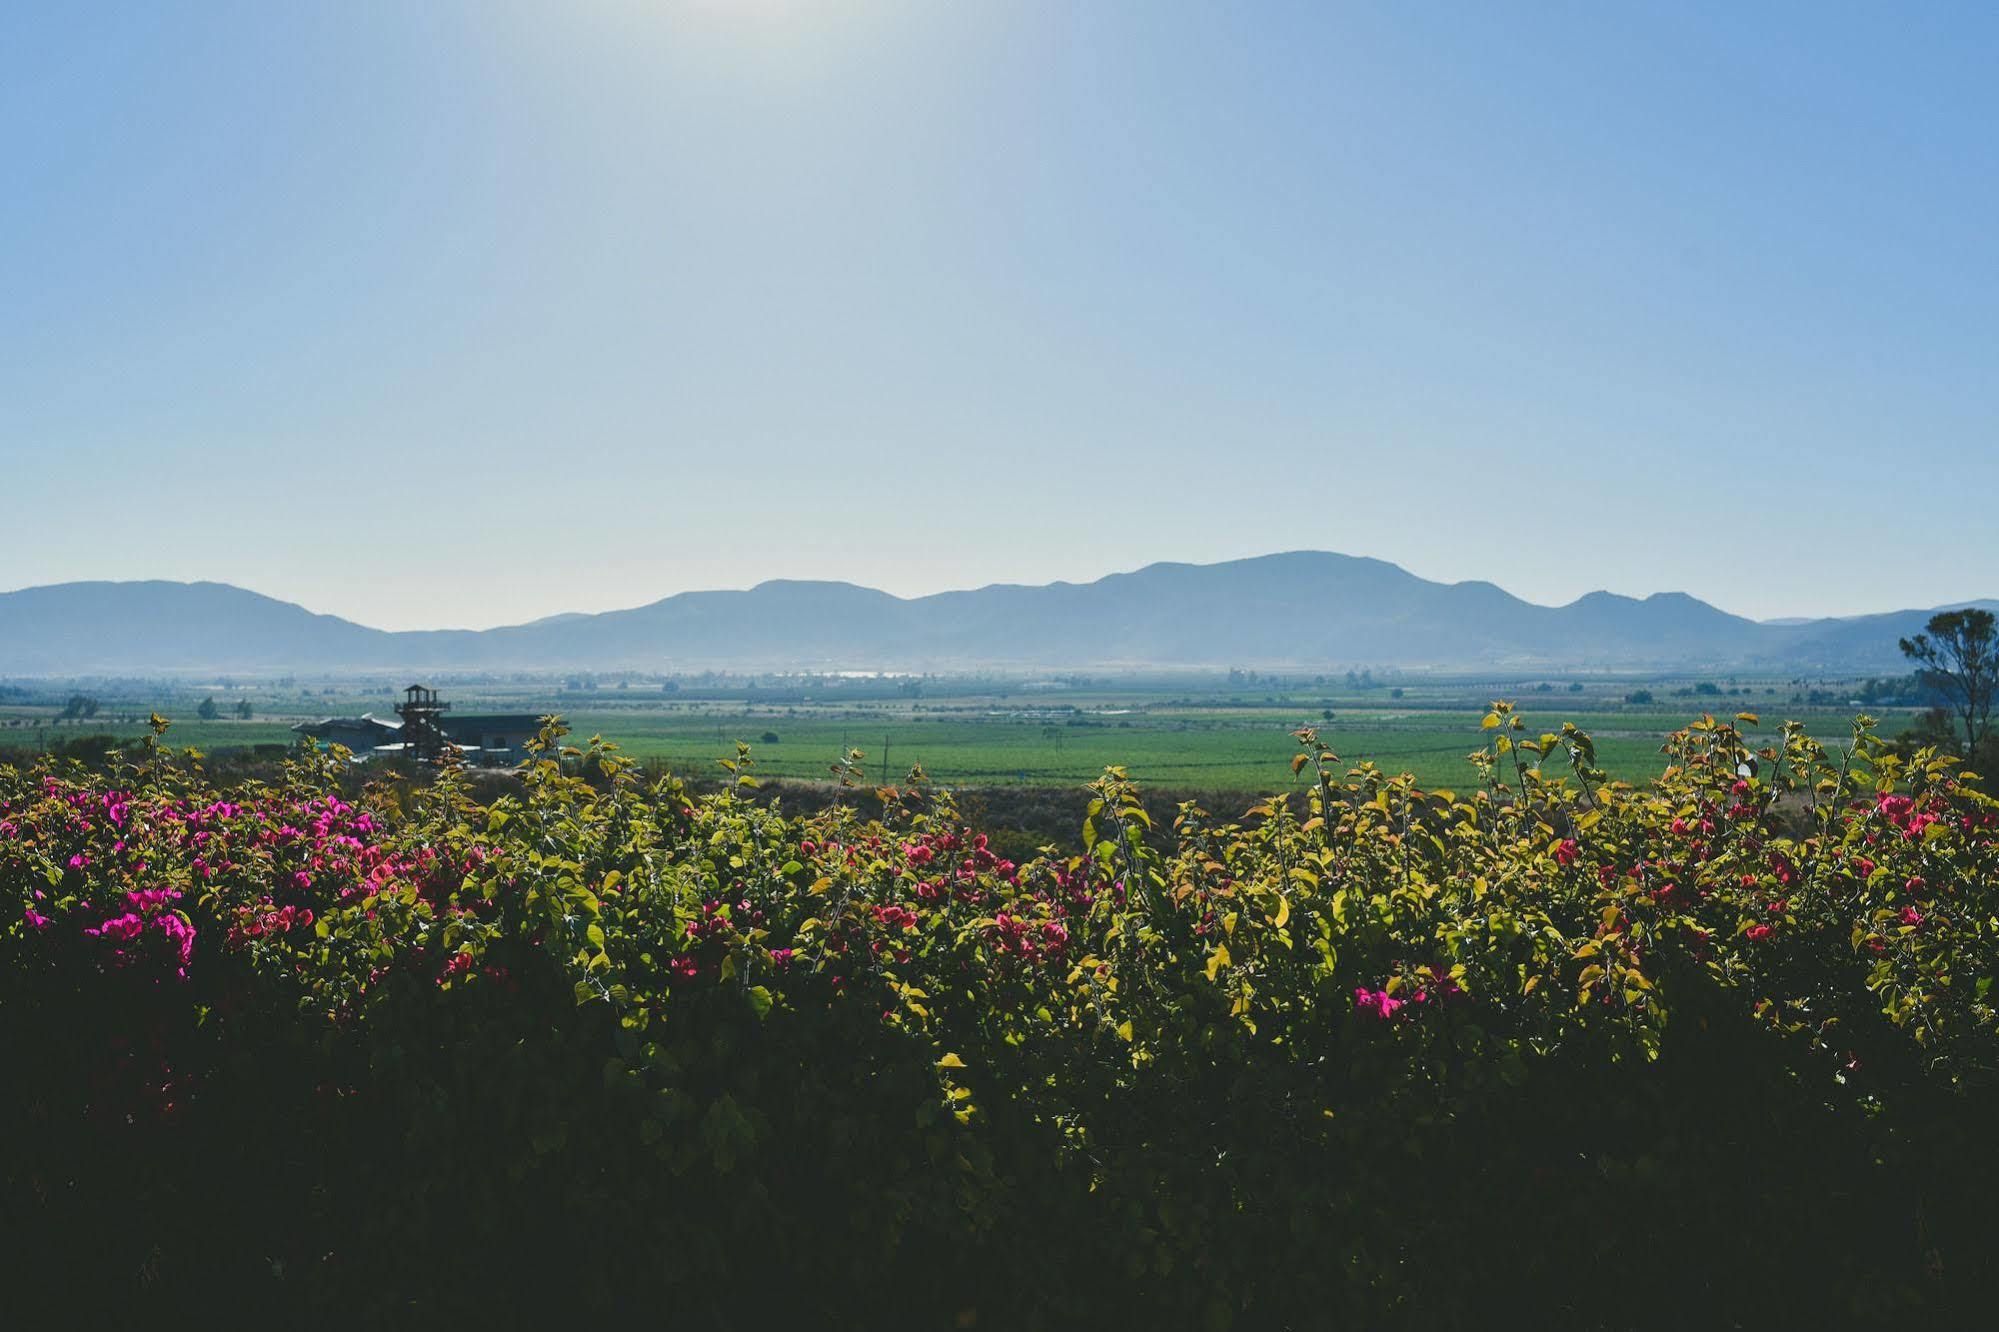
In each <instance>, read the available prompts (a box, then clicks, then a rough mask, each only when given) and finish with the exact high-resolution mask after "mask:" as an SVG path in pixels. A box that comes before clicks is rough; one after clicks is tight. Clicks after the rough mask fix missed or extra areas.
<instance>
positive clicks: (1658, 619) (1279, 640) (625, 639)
mask: <svg viewBox="0 0 1999 1332" xmlns="http://www.w3.org/2000/svg"><path fill="white" fill-rule="evenodd" d="M1975 604H1983V605H1987V606H1993V605H1999V603H1993V602H1985V603H1975ZM449 609H450V608H448V607H440V608H439V612H440V614H441V615H442V614H445V613H448V611H449ZM1931 613H1932V612H1931V611H1928V610H1903V611H1894V612H1889V613H1887V614H1882V615H1871V616H1860V617H1853V618H1847V619H1826V620H1805V621H1782V622H1764V623H1758V622H1756V621H1753V620H1747V619H1744V618H1742V617H1741V616H1737V615H1730V614H1728V613H1727V612H1725V611H1721V610H1718V609H1716V608H1715V607H1713V606H1710V605H1708V604H1707V603H1706V602H1703V601H1700V600H1697V599H1696V598H1693V597H1690V596H1687V595H1685V594H1684V593H1678V592H1667V593H1659V594H1657V595H1654V596H1650V597H1646V598H1643V599H1642V600H1641V599H1637V598H1632V597H1623V596H1616V595H1613V594H1611V593H1608V592H1592V593H1590V594H1589V595H1588V596H1585V597H1582V598H1580V599H1578V600H1576V601H1574V602H1571V603H1570V604H1568V605H1566V606H1541V605H1536V604H1534V603H1531V602H1527V601H1523V600H1521V599H1520V598H1518V597H1515V596H1513V595H1512V594H1511V593H1508V592H1506V591H1504V590H1503V589H1501V588H1498V587H1495V586H1493V585H1492V584H1491V583H1484V582H1465V583H1436V582H1431V581H1429V580H1427V579H1423V578H1418V577H1416V576H1415V575H1414V574H1411V573H1409V572H1408V571H1407V570H1405V569H1402V568H1399V567H1398V566H1396V565H1393V564H1389V563H1386V562H1385V561H1382V560H1374V559H1366V558H1361V557H1356V556H1350V555H1336V554H1330V553H1327V552H1322V551H1295V552H1291V553H1288V554H1282V555H1266V556H1262V557H1259V558H1256V559H1247V560H1233V561H1230V562H1228V563H1224V564H1207V565H1197V564H1154V565H1148V566H1147V567H1145V568H1143V569H1139V570H1137V571H1135V572H1132V573H1122V574H1113V575H1111V576H1110V577H1107V578H1100V579H1098V580H1097V581H1095V582H1092V583H1050V584H1047V585H1045V586H1037V587H1026V586H1018V585H1012V584H996V585H993V586H990V587H983V588H979V589H976V590H973V591H964V592H944V593H939V594H937V595H935V596H928V597H916V598H908V599H905V598H901V597H895V596H891V595H889V594H888V593H886V592H879V591H875V590H873V589H870V588H864V587H856V586H854V585H853V584H851V583H838V582H803V581H793V580H780V581H775V582H768V583H761V584H759V585H757V586H756V587H753V588H750V589H748V590H747V591H731V592H688V593H682V594H680V595H678V596H672V597H667V598H666V599H664V600H662V601H656V602H653V603H651V604H650V605H646V606H638V607H635V608H633V609H631V610H621V611H609V612H605V613H602V614H596V615H586V614H566V615H556V616H550V617H548V618H546V619H542V620H537V621H535V622H534V623H532V624H524V625H515V626H511V627H507V628H500V629H489V630H430V631H419V632H402V633H392V632H388V631H385V630H380V629H371V628H369V627H367V626H365V625H360V624H355V623H354V622H352V621H350V620H343V619H340V618H339V617H337V616H332V615H316V614H313V613H312V612H310V611H307V610H305V609H303V608H302V607H299V606H295V605H292V604H291V603H289V602H284V601H278V600H275V599H274V598H271V597H266V596H261V595H259V594H257V593H254V592H248V591H245V590H243V589H241V588H237V587H231V586H229V585H227V584H223V583H171V582H130V583H107V582H96V583H64V584H58V585H55V586H51V587H37V588H28V589H25V590H23V591H19V592H9V593H4V594H0V673H5V674H12V675H58V674H60V675H85V674H109V673H136V672H148V671H152V672H195V671H236V672H248V671H267V670H293V671H315V670H322V671H343V670H373V669H383V670H386V669H398V670H402V669H407V670H556V669H578V668H596V669H618V668H640V669H647V670H699V669H704V668H708V667H742V668H755V669H902V670H939V671H948V670H962V669H976V668H981V667H997V668H1012V669H1032V668H1039V667H1047V668H1058V667H1094V668H1105V667H1119V666H1130V667H1145V666H1156V667H1193V666H1228V665H1241V666H1257V667H1293V668H1300V667H1310V668H1314V669H1316V670H1325V669H1328V668H1329V667H1331V666H1334V665H1341V666H1347V665H1363V664H1364V665H1370V666H1377V667H1387V666H1406V667H1433V668H1439V669H1458V670H1486V669H1495V668H1496V669H1511V670H1530V671H1531V670H1534V669H1538V668H1549V669H1553V668H1558V667H1569V668H1592V667H1594V668H1603V669H1644V668H1653V669H1675V668H1681V669H1690V670H1691V669H1700V668H1715V669H1719V668H1744V669H1753V668H1765V669H1797V670H1801V671H1804V670H1812V669H1828V670H1874V671H1895V670H1900V669H1901V668H1902V663H1901V659H1900V654H1899V652H1898V651H1897V648H1896V642H1897V640H1898V639H1899V638H1901V637H1902V636H1904V635H1906V634H1910V633H1914V632H1916V631H1918V630H1920V629H1921V627H1922V625H1923V622H1924V621H1925V620H1927V619H1928V617H1929V616H1930V614H1931Z"/></svg>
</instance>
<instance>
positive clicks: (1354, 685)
mask: <svg viewBox="0 0 1999 1332" xmlns="http://www.w3.org/2000/svg"><path fill="white" fill-rule="evenodd" d="M398 683H399V682H397V681H392V680H389V679H386V678H384V679H381V680H366V681H360V680H337V681H322V682H309V683H304V684H301V683H300V682H298V681H284V682H271V681H252V682H211V683H202V682H196V683H180V684H172V685H145V684H136V683H125V684H114V685H101V684H94V683H91V682H83V683H79V684H76V685H75V686H74V689H77V690H90V691H94V693H93V696H94V697H96V698H98V699H99V700H100V701H99V712H98V715H97V716H95V717H93V718H90V719H89V720H87V721H81V722H79V721H68V722H62V723H60V724H58V723H56V722H55V720H54V718H55V716H56V714H57V713H58V712H59V711H60V710H61V707H62V704H63V702H64V699H65V697H66V696H67V694H68V693H69V692H70V691H71V686H62V687H55V686H50V687H46V689H45V692H43V693H42V694H39V695H35V694H27V695H26V696H23V693H22V692H17V694H16V695H15V696H14V697H12V698H10V699H8V700H7V701H6V702H4V703H0V747H13V748H38V747H46V746H48V745H49V744H51V743H56V742H62V741H68V740H73V739H75V738H76V737H78V736H83V735H111V736H114V737H117V738H119V739H131V738H134V737H136V736H138V735H140V734H142V733H143V731H144V729H145V726H144V723H145V718H146V717H147V715H148V714H149V713H150V712H153V711H158V712H160V713H161V714H162V715H164V716H166V717H168V718H169V719H170V720H171V721H172V722H173V728H172V730H171V732H170V734H169V739H170V740H171V742H173V743H175V744H177V745H183V746H193V747H195V748H197V749H201V750H204V751H227V750H237V749H247V748H252V747H258V746H288V745H290V744H292V743H293V742H294V741H295V739H296V737H295V736H294V734H293V733H292V731H291V729H290V728H291V726H292V725H293V724H294V723H295V722H298V721H301V720H308V719H314V718H319V717H324V716H327V715H334V714H341V715H344V714H358V713H362V712H373V713H375V714H376V715H378V716H389V715H391V713H390V709H391V706H392V703H393V700H394V698H395V696H396V695H395V690H396V688H397V685H398ZM437 683H438V684H439V686H440V689H441V691H442V692H443V693H444V695H445V696H446V697H448V698H450V699H451V700H452V701H453V703H454V705H455V706H456V707H457V708H458V710H459V711H461V712H481V711H493V712H526V713H539V714H553V715H560V716H561V717H562V718H563V719H564V720H565V722H567V724H568V725H569V726H570V728H571V730H572V732H574V734H575V735H577V736H578V737H584V738H587V737H589V736H591V735H601V736H603V737H604V738H605V739H607V740H610V741H612V742H614V743H616V744H617V745H619V746H620V747H621V748H622V749H624V750H625V752H626V753H628V754H630V755H632V756H633V757H635V758H638V759H641V760H645V761H648V762H649V763H652V764H654V765H656V766H659V767H662V768H665V769H668V770H670V771H673V772H675V773H678V774H681V775H687V776H699V775H709V774H713V773H715V772H716V771H717V768H716V766H715V761H716V760H717V759H718V758H720V757H722V756H724V755H728V754H732V753H733V752H734V749H735V746H736V744H737V743H738V742H742V743H746V744H748V745H750V746H751V749H752V756H753V758H754V760H755V762H756V765H757V769H758V771H759V772H761V773H763V774H765V775H769V776H776V777H784V778H791V779H815V778H820V777H824V776H825V775H826V774H827V770H828V767H829V766H830V765H831V764H832V762H833V761H834V760H835V759H836V758H838V757H839V756H840V755H841V754H843V753H844V752H846V751H847V750H850V749H858V750H861V751H862V752H863V753H864V754H865V755H866V759H865V765H866V767H867V770H868V771H869V773H870V774H872V775H876V776H896V775H900V774H901V773H903V772H906V771H907V770H908V769H909V767H910V766H911V765H913V764H921V765H922V766H923V768H924V770H925V771H926V772H928V773H929V774H930V775H931V777H933V778H934V779H936V780H938V781H941V782H945V783H948V784H954V785H963V786H1011V785H1041V786H1075V785H1078V784H1080V783H1082V782H1086V781H1089V780H1090V779H1092V778H1094V777H1095V776H1097V775H1098V774H1099V773H1101V772H1102V770H1103V769H1104V768H1105V767H1106V766H1107V765H1110V764H1120V765H1123V766H1124V767H1126V768H1127V769H1128V770H1129V772H1130V773H1131V775H1132V776H1133V777H1134V778H1136V779H1137V780H1139V781H1141V782H1143V783H1147V784H1149V785H1154V786H1161V787H1175V788H1190V789H1218V790H1219V789H1225V790H1264V789H1273V788H1276V787H1280V786H1283V785H1286V784H1288V783H1290V782H1291V780H1292V778H1291V776H1290V774H1289V771H1288V768H1287V767H1286V760H1287V759H1288V757H1289V755H1290V753H1291V749H1292V742H1291V740H1290V739H1289V733H1290V732H1292V731H1293V730H1296V729H1297V728H1298V727H1300V726H1308V725H1309V726H1313V727H1316V728H1318V729H1319V730H1320V732H1321V733H1322V734H1323V735H1324V736H1325V737H1326V738H1327V740H1328V741H1329V743H1331V744H1332V745H1333V747H1334V749H1335V751H1336V752H1337V753H1338V754H1339V756H1340V758H1341V759H1342V760H1343V761H1344V762H1348V763H1359V762H1362V761H1368V762H1372V763H1374V764H1376V765H1378V766H1380V767H1382V768H1385V769H1388V770H1390V771H1397V772H1400V771H1407V772H1410V773H1412V774H1414V775H1415V777H1416V778H1417V780H1418V781H1419V782H1420V783H1422V784H1423V785H1425V786H1429V787H1449V786H1453V785H1459V784H1463V783H1465V782H1467V781H1469V780H1470V769H1469V767H1468V766H1467V764H1466V762H1465V755H1466V754H1467V753H1468V752H1469V751H1470V750H1471V749H1472V748H1474V747H1475V746H1476V745H1477V743H1478V741H1479V718H1480V717H1481V716H1482V715H1483V714H1484V712H1485V709H1486V705H1487V703H1488V702H1489V701H1490V700H1491V699H1494V698H1512V699H1517V700H1519V701H1520V704H1521V708H1522V711H1523V712H1524V713H1525V715H1526V716H1527V719H1528V722H1529V724H1530V727H1532V728H1536V729H1546V730H1555V729H1559V727H1560V724H1561V723H1562V722H1563V721H1574V722H1576V724H1577V725H1579V726H1581V727H1583V728H1584V729H1586V730H1588V731H1590V732H1591V733H1592V734H1593V735H1594V736H1595V737H1596V739H1597V744H1598V755H1599V759H1600V761H1601V762H1602V764H1603V766H1604V767H1605V769H1606V770H1607V771H1609V772H1610V773H1611V774H1612V775H1613V776H1616V777H1619V778H1624V779H1627V780H1634V781H1636V780H1643V779H1646V778H1649V777H1651V776H1654V775H1656V774H1657V773H1658V771H1659V770H1660V768H1661V766H1662V765H1663V759H1662V758H1661V756H1660V745H1661V743H1662V742H1663V740H1664V738H1665V737H1666V735H1668V734H1669V733H1670V732H1672V731H1673V730H1676V729H1678V728H1680V727H1682V726H1685V725H1686V724H1687V723H1688V722H1690V721H1692V720H1694V719H1695V718H1697V717H1699V716H1700V715H1702V713H1703V712H1712V713H1715V714H1718V715H1723V716H1733V715H1734V714H1735V713H1737V712H1752V713H1756V714H1758V715H1759V716H1760V717H1761V718H1762V723H1763V724H1762V726H1761V728H1760V730H1759V729H1758V728H1756V727H1752V728H1751V733H1752V735H1756V734H1761V735H1765V736H1767V735H1771V734H1774V731H1775V727H1776V725H1777V723H1778V722H1780V721H1782V720H1784V719H1797V720H1800V721H1803V722H1804V723H1805V725H1806V727H1807V729H1808V731H1809V732H1810V733H1811V734H1812V735H1814V736H1816V737H1818V738H1820V739H1822V740H1824V741H1826V742H1828V743H1835V742H1838V741H1840V740H1842V739H1843V738H1844V737H1846V736H1847V734H1848V733H1849V730H1850V727H1851V723H1852V719H1853V717H1854V715H1855V714H1856V713H1857V712H1859V711H1862V710H1863V709H1862V708H1861V707H1860V706H1859V705H1858V704H1857V702H1856V701H1854V700H1853V698H1852V695H1853V694H1854V693H1855V692H1856V691H1857V689H1858V687H1859V685H1858V682H1854V681H1798V680H1775V679H1772V680H1744V681H1736V680H1699V679H1690V678H1677V677H1676V678H1671V679H1656V680H1634V679H1625V678H1618V679H1581V680H1560V681H1549V680H1540V679H1484V680H1474V679H1447V680H1437V679H1424V680H1420V681H1418V680H1412V681H1409V682H1407V683H1395V684H1388V683H1379V684H1377V683H1374V682H1371V681H1368V682H1349V681H1347V680H1344V679H1339V678H1333V679H1328V678H1325V677H1314V678H1308V679H1302V680H1301V679H1290V678H1263V679H1259V678H1258V677H1254V676H1248V677H1242V678H1235V679H1231V678H1227V677H1220V676H1194V675H1184V676H1159V677H1130V678H1120V679H1102V680H1099V679H1089V678H1082V677H1070V678H1065V679H1060V680H997V679H948V678H941V679H940V678H929V679H923V680H913V679H907V678H895V677H869V678H861V679H853V678H842V677H816V678H811V679H799V678H796V677H764V678H760V679H754V680H748V679H745V680H713V679H684V680H659V679H647V678H629V677H627V678H617V679H606V680H597V679H582V680H579V679H568V680H563V679H534V680H516V681H494V680H482V679H467V680H451V679H444V680H440V681H438V682H437ZM1398 695H1399V696H1398ZM1647 696H1649V697H1650V698H1651V699H1652V700H1653V701H1652V702H1649V703H1648V702H1643V701H1640V702H1628V701H1626V700H1627V699H1631V698H1634V697H1635V698H1638V699H1641V700H1642V699H1644V698H1645V697H1647ZM210 699H213V700H216V701H217V708H216V709H215V710H216V711H218V712H220V713H221V714H222V716H221V717H218V718H215V719H211V720H203V719H201V718H200V716H199V715H198V713H199V709H200V707H201V705H202V703H203V702H204V701H205V700H210ZM239 705H244V706H246V707H247V709H248V711H249V712H250V714H251V716H250V718H249V719H248V720H240V719H237V718H236V717H235V716H234V713H235V710H236V708H237V707H238V706H239ZM1866 710H1868V711H1872V712H1874V713H1875V714H1876V715H1877V716H1878V717H1879V718H1880V722H1881V724H1880V728H1879V729H1880V731H1881V732H1882V733H1883V734H1885V735H1893V734H1894V733H1895V732H1896V731H1898V730H1899V729H1901V728H1902V727H1903V726H1905V725H1906V724H1907V723H1908V721H1909V718H1910V715H1911V714H1910V713H1908V712H1907V711H1897V710H1894V709H1878V708H1875V709H1866ZM1328 714H1330V718H1329V717H1328ZM266 752H269V751H268V750H267V751H266Z"/></svg>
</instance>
